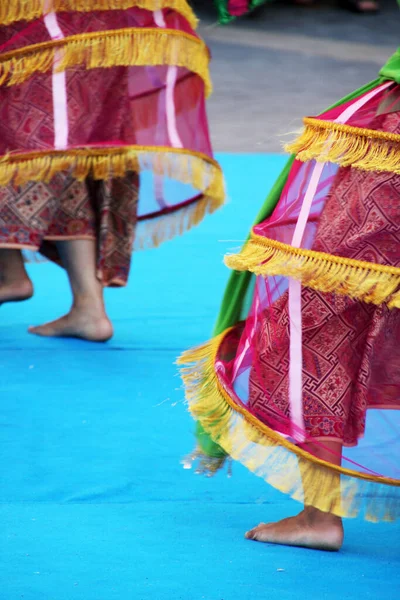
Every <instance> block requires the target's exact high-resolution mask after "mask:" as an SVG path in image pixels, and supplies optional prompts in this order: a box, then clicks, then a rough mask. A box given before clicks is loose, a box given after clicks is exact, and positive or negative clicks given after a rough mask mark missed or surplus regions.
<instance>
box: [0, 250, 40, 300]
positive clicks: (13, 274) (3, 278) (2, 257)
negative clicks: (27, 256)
mask: <svg viewBox="0 0 400 600" xmlns="http://www.w3.org/2000/svg"><path fill="white" fill-rule="evenodd" d="M32 296H33V285H32V282H31V280H30V279H29V277H28V273H27V272H26V270H25V265H24V259H23V257H22V252H21V250H16V249H14V248H0V304H2V303H3V302H21V301H22V300H28V299H29V298H31V297H32Z"/></svg>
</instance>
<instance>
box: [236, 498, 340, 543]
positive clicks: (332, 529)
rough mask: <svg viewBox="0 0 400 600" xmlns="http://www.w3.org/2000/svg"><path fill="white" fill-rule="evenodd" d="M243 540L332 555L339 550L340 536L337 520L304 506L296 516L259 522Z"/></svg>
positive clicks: (332, 516) (328, 514)
mask: <svg viewBox="0 0 400 600" xmlns="http://www.w3.org/2000/svg"><path fill="white" fill-rule="evenodd" d="M245 537H246V538H247V539H248V540H254V541H256V542H267V543H269V544H282V545H284V546H300V547H302V548H313V549H315V550H327V551H330V552H336V551H338V550H340V548H341V547H342V544H343V537H344V533H343V524H342V520H341V519H340V517H336V516H335V515H332V514H330V513H324V512H322V511H320V510H318V509H316V508H313V507H310V506H308V507H306V508H305V509H304V510H303V511H302V512H301V513H300V514H298V515H297V516H296V517H289V518H287V519H283V520H282V521H278V522H277V523H261V524H260V525H258V527H255V528H254V529H252V530H251V531H248V532H247V533H246V536H245Z"/></svg>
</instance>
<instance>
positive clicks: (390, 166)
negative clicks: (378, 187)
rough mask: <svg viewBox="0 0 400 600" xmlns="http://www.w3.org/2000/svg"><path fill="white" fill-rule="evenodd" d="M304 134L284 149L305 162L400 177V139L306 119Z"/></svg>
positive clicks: (394, 136)
mask: <svg viewBox="0 0 400 600" xmlns="http://www.w3.org/2000/svg"><path fill="white" fill-rule="evenodd" d="M304 124H305V126H306V127H305V130H304V132H303V133H302V134H301V135H300V137H299V138H298V139H296V140H295V141H294V142H292V143H290V144H288V145H287V146H285V149H286V150H287V151H288V152H290V153H291V154H295V155H296V158H298V159H299V160H301V161H302V162H306V161H309V160H316V161H318V162H332V163H335V164H338V165H340V166H341V167H349V166H351V167H354V168H356V169H362V170H364V171H389V172H391V173H397V174H400V135H398V134H395V133H386V132H384V131H373V130H371V129H363V128H361V127H350V126H349V125H340V124H338V123H332V122H331V121H320V120H318V119H312V118H308V117H307V118H305V119H304Z"/></svg>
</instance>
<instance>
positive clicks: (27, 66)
mask: <svg viewBox="0 0 400 600" xmlns="http://www.w3.org/2000/svg"><path fill="white" fill-rule="evenodd" d="M56 54H57V56H60V55H61V58H60V60H59V62H58V64H57V71H65V70H66V69H68V68H70V67H77V66H79V65H84V66H85V67H86V68H87V69H95V68H100V67H101V68H106V67H116V66H156V65H173V66H177V67H182V68H185V69H187V70H189V71H191V72H193V73H196V74H197V75H199V77H201V78H202V79H203V81H204V85H205V90H206V95H209V94H210V93H211V88H212V86H211V79H210V74H209V70H208V65H209V53H208V49H207V46H206V45H205V44H204V42H203V41H202V40H200V39H199V38H197V37H195V36H194V35H190V34H188V33H185V32H183V31H177V30H175V29H156V28H143V27H131V28H126V29H119V30H113V31H100V32H95V33H84V34H79V35H72V36H69V37H66V38H63V39H61V40H53V41H49V42H45V43H41V44H34V45H31V46H26V47H24V48H21V49H19V50H13V51H11V52H6V53H3V54H0V85H3V84H5V83H6V84H7V85H17V84H20V83H23V82H24V81H26V80H27V79H28V78H29V77H31V75H33V74H34V73H46V72H47V71H50V70H51V69H52V68H53V64H54V60H55V56H56Z"/></svg>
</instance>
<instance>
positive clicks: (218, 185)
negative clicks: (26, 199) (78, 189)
mask: <svg viewBox="0 0 400 600" xmlns="http://www.w3.org/2000/svg"><path fill="white" fill-rule="evenodd" d="M60 171H69V172H70V173H71V174H72V175H73V176H74V177H75V179H77V180H78V181H83V180H84V179H86V177H88V176H89V175H90V176H91V177H93V179H97V180H100V179H109V178H110V177H123V176H124V175H125V174H126V173H127V172H129V171H135V172H138V173H140V172H141V171H152V172H153V173H155V174H156V175H162V176H165V177H168V178H170V179H176V180H178V181H181V182H182V183H186V184H188V185H191V186H193V187H194V188H195V189H196V190H199V191H200V192H202V193H203V194H204V196H205V198H208V199H209V200H208V201H207V202H209V203H210V204H209V208H208V209H207V210H208V211H210V210H214V209H216V208H218V207H219V206H221V205H222V204H223V203H224V200H225V187H224V178H223V175H222V171H221V168H220V166H219V165H218V163H217V162H216V161H215V160H213V159H212V158H210V157H208V156H207V155H205V154H202V153H201V152H194V151H191V150H185V149H180V148H168V147H163V146H127V147H123V148H121V147H114V148H83V149H79V150H77V149H75V150H59V151H56V150H54V151H48V152H32V153H26V154H9V155H7V156H3V157H2V158H1V159H0V186H5V185H8V184H9V183H14V184H15V185H24V184H26V183H28V182H29V181H50V180H51V179H52V178H53V177H54V176H55V175H56V174H57V173H59V172H60ZM198 210H200V208H199V209H198ZM192 218H193V219H196V218H197V216H196V215H193V216H192Z"/></svg>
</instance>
